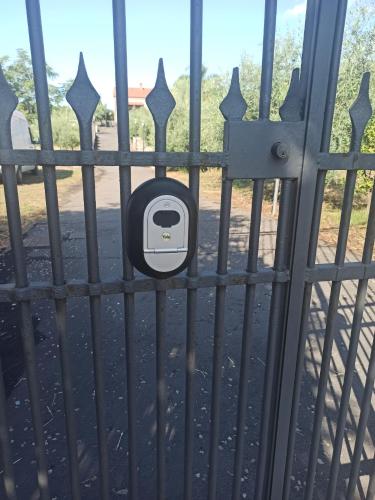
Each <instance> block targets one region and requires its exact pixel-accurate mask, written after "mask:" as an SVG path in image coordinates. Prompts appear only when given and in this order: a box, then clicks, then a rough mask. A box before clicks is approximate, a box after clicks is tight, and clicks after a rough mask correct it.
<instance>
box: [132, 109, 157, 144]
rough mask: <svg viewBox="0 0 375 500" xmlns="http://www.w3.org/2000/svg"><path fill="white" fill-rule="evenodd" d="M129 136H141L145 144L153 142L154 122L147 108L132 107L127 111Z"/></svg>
mask: <svg viewBox="0 0 375 500" xmlns="http://www.w3.org/2000/svg"><path fill="white" fill-rule="evenodd" d="M129 133H130V138H131V139H133V137H141V138H142V140H143V141H144V144H145V145H146V146H153V144H154V122H153V120H152V116H151V113H150V111H149V110H148V109H147V108H143V107H141V108H133V109H131V110H130V112H129Z"/></svg>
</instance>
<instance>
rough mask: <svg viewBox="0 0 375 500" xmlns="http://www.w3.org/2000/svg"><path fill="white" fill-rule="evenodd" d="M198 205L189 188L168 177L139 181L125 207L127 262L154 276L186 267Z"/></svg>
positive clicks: (166, 274) (172, 273) (191, 250)
mask: <svg viewBox="0 0 375 500" xmlns="http://www.w3.org/2000/svg"><path fill="white" fill-rule="evenodd" d="M196 226H197V208H196V204H195V202H194V199H193V197H192V195H191V193H190V191H189V189H188V188H187V187H186V186H184V184H182V183H181V182H178V181H175V180H174V179H170V178H167V177H162V178H156V179H151V180H149V181H147V182H144V183H143V184H141V185H140V186H139V187H138V188H137V189H136V190H135V191H134V192H133V194H132V195H131V197H130V198H129V203H128V207H127V228H128V243H127V246H128V255H129V259H130V262H131V263H132V264H133V265H134V266H135V267H136V268H137V269H138V271H141V272H142V273H144V274H146V275H148V276H151V277H153V278H159V279H161V278H168V277H170V276H174V275H175V274H177V273H179V272H180V271H182V270H183V269H185V268H186V267H187V266H188V265H189V263H190V261H191V259H192V257H193V254H194V251H195V246H196Z"/></svg>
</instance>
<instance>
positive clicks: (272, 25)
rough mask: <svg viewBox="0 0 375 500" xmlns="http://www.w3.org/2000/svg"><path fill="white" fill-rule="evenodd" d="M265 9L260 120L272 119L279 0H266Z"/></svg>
mask: <svg viewBox="0 0 375 500" xmlns="http://www.w3.org/2000/svg"><path fill="white" fill-rule="evenodd" d="M264 9H265V10H264V31H263V56H262V77H261V82H260V97H259V118H260V119H267V118H269V117H270V110H271V94H272V74H273V57H274V51H275V32H276V14H277V0H265V7H264Z"/></svg>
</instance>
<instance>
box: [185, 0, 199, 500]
mask: <svg viewBox="0 0 375 500" xmlns="http://www.w3.org/2000/svg"><path fill="white" fill-rule="evenodd" d="M202 19H203V1H202V0H191V2H190V110H189V112H190V115H189V150H190V151H192V152H196V151H200V138H201V86H202ZM189 188H190V191H191V193H192V196H193V198H194V201H195V203H196V206H197V213H198V214H199V166H196V167H192V168H190V169H189ZM198 219H199V217H197V226H198ZM197 232H198V227H197ZM197 247H198V242H197ZM197 247H196V248H195V252H194V256H193V259H192V261H191V263H190V266H189V269H188V275H189V276H190V277H195V276H197V274H198V255H197ZM197 299H198V291H197V290H196V289H188V291H187V306H186V312H187V324H186V367H185V373H186V375H185V377H186V380H185V450H184V452H185V453H184V461H185V471H184V500H192V473H193V443H194V425H193V418H194V416H193V415H194V410H193V408H194V387H193V384H194V374H195V363H196V351H195V338H196V315H197Z"/></svg>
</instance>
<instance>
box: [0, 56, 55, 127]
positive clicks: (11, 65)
mask: <svg viewBox="0 0 375 500" xmlns="http://www.w3.org/2000/svg"><path fill="white" fill-rule="evenodd" d="M0 64H1V66H2V68H3V71H4V75H5V77H6V79H7V81H8V82H9V85H10V86H11V87H12V89H13V91H14V92H15V94H16V95H17V97H18V99H19V105H18V108H19V110H20V111H22V113H24V114H25V115H26V118H27V119H28V120H29V122H33V121H35V120H36V102H35V88H34V79H33V69H32V64H31V58H30V55H29V53H28V52H27V51H26V50H24V49H18V50H17V56H16V58H15V59H14V61H10V59H9V57H8V56H3V57H0ZM47 76H48V78H49V79H51V80H53V79H54V78H56V77H57V74H56V73H55V72H54V71H53V70H52V68H51V67H50V66H48V65H47ZM49 95H50V102H51V106H52V108H53V107H55V106H59V105H60V104H61V103H62V101H63V98H64V96H63V94H62V89H61V87H57V86H55V85H52V84H49Z"/></svg>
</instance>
